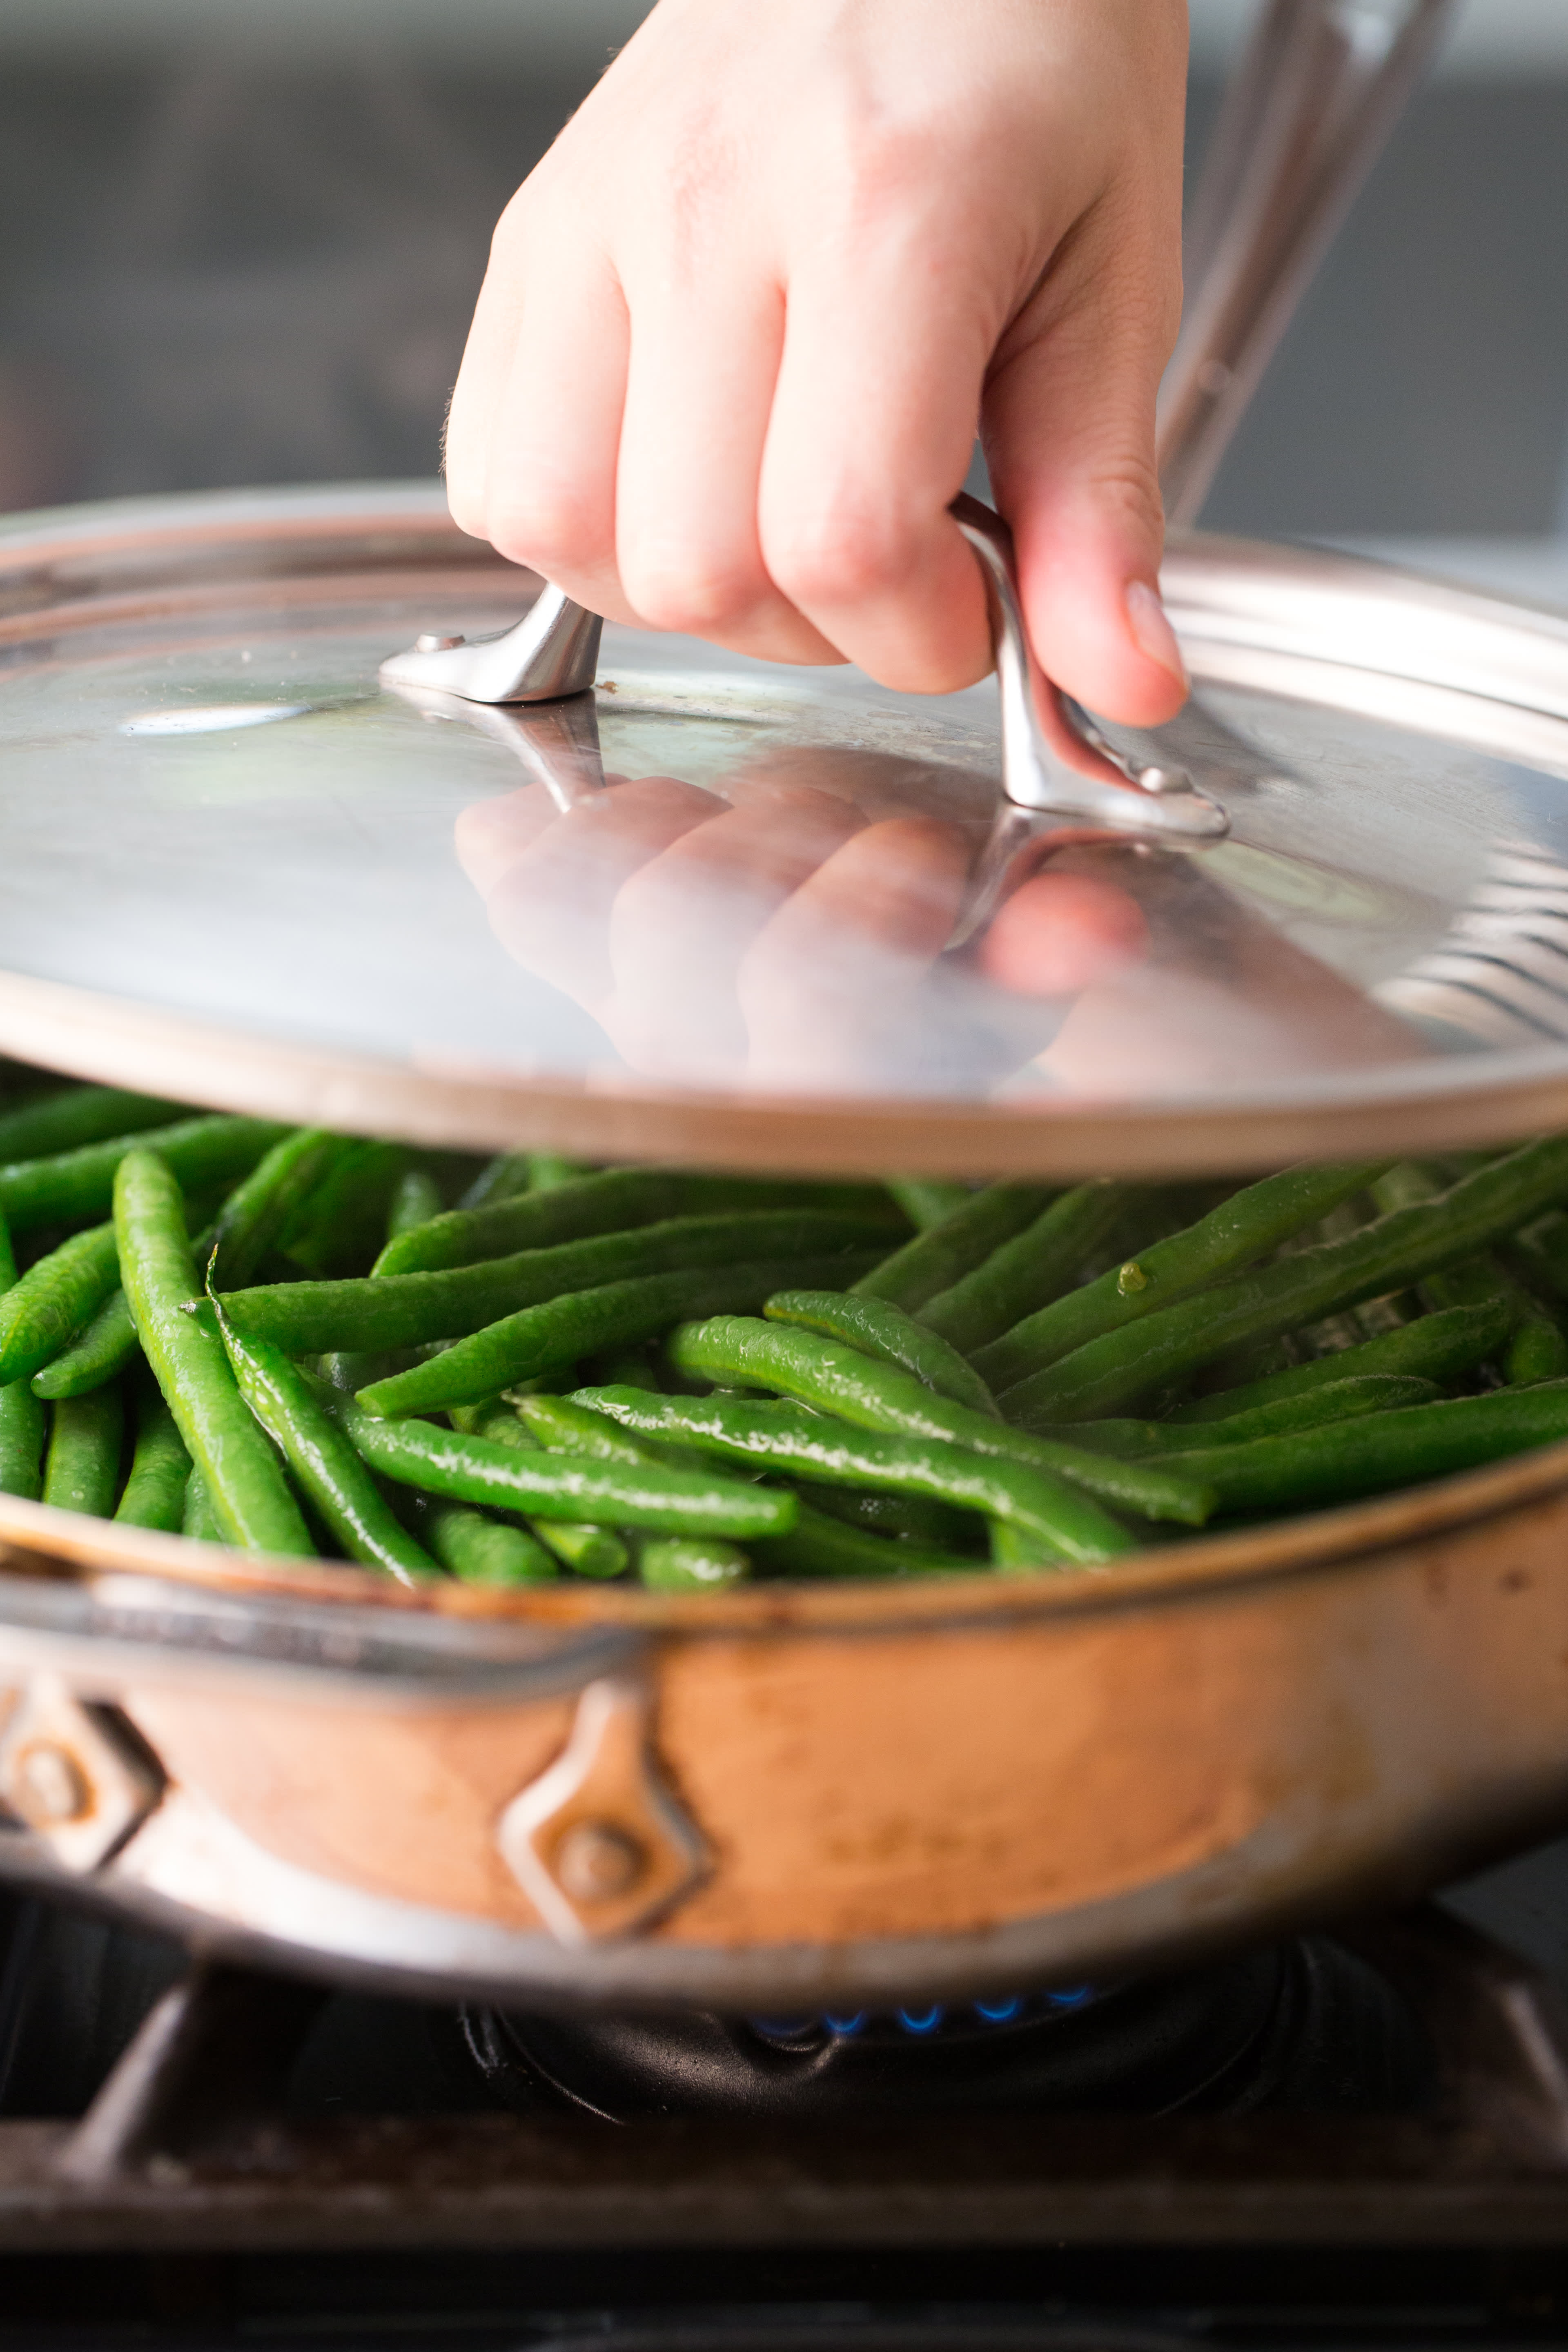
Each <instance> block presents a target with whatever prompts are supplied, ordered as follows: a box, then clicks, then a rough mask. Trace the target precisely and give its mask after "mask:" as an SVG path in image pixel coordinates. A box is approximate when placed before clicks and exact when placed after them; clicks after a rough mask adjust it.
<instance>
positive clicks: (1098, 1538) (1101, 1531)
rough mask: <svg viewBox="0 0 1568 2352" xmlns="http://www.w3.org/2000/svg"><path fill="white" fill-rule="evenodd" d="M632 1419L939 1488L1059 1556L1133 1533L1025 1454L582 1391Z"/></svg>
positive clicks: (742, 1402) (857, 1480)
mask: <svg viewBox="0 0 1568 2352" xmlns="http://www.w3.org/2000/svg"><path fill="white" fill-rule="evenodd" d="M573 1402H574V1403H579V1404H584V1405H587V1406H588V1407H589V1408H590V1410H591V1411H594V1412H605V1413H608V1414H609V1415H610V1416H611V1418H612V1419H614V1420H616V1421H618V1422H620V1423H622V1425H623V1427H625V1428H627V1429H630V1430H633V1431H635V1432H637V1433H646V1434H647V1435H648V1436H652V1437H671V1438H674V1439H675V1441H676V1442H677V1443H678V1444H690V1445H694V1446H696V1447H697V1448H698V1449H699V1451H700V1452H701V1453H704V1454H716V1455H718V1456H719V1457H720V1458H721V1459H722V1460H726V1461H731V1462H748V1463H752V1464H753V1465H755V1466H756V1467H757V1468H758V1469H761V1470H764V1471H773V1472H775V1473H778V1474H781V1475H789V1476H793V1477H795V1478H805V1479H806V1480H807V1481H810V1482H820V1483H821V1484H823V1485H825V1486H869V1487H873V1488H878V1487H880V1488H884V1489H888V1490H890V1491H892V1492H894V1493H900V1492H901V1493H905V1494H914V1495H931V1496H934V1497H935V1498H936V1500H937V1501H939V1502H943V1503H956V1504H959V1505H960V1506H961V1507H963V1508H965V1509H967V1510H973V1511H980V1512H983V1513H984V1516H985V1517H987V1518H998V1519H1009V1520H1015V1521H1016V1522H1017V1523H1018V1525H1020V1526H1022V1527H1025V1528H1028V1529H1029V1530H1030V1532H1031V1533H1032V1534H1033V1535H1035V1536H1037V1538H1039V1540H1040V1542H1041V1543H1042V1544H1043V1545H1044V1546H1046V1547H1047V1549H1048V1551H1049V1553H1050V1555H1051V1557H1052V1558H1054V1559H1057V1560H1058V1561H1067V1560H1078V1561H1092V1560H1100V1559H1114V1558H1116V1557H1117V1556H1118V1555H1119V1554H1120V1553H1122V1552H1126V1551H1131V1549H1132V1548H1133V1539H1132V1538H1131V1536H1130V1535H1129V1534H1128V1533H1127V1531H1126V1529H1125V1528H1121V1527H1120V1526H1118V1524H1117V1522H1116V1521H1115V1520H1114V1519H1112V1518H1110V1517H1109V1516H1108V1515H1107V1514H1106V1513H1105V1512H1104V1511H1101V1510H1100V1508H1099V1507H1098V1506H1096V1505H1095V1504H1093V1503H1092V1502H1091V1501H1090V1499H1089V1496H1086V1495H1081V1494H1079V1493H1077V1492H1076V1491H1075V1490H1074V1489H1073V1488H1072V1487H1070V1486H1068V1485H1067V1484H1066V1482H1065V1481H1064V1480H1061V1479H1058V1478H1053V1477H1050V1476H1048V1475H1047V1474H1046V1473H1045V1472H1044V1471H1041V1470H1037V1469H1033V1468H1030V1467H1027V1466H1026V1465H1024V1464H1022V1463H1018V1462H1003V1461H998V1460H997V1459H996V1458H995V1457H994V1456H987V1455H984V1454H973V1453H971V1451H970V1450H969V1448H968V1447H967V1446H964V1445H953V1444H945V1443H943V1442H942V1441H941V1440H939V1439H935V1438H926V1437H921V1438H910V1437H903V1436H898V1435H895V1434H893V1433H890V1432H889V1431H886V1430H879V1429H857V1428H853V1427H851V1426H850V1424H849V1423H847V1422H842V1421H830V1420H828V1419H827V1418H826V1415H824V1414H822V1413H817V1412H808V1411H807V1410H806V1409H805V1407H804V1406H801V1405H797V1404H772V1403H769V1404H756V1403H752V1402H751V1401H750V1400H749V1399H742V1398H739V1397H717V1396H713V1397H650V1396H649V1395H648V1394H647V1391H645V1390H642V1389H584V1390H579V1391H577V1393H576V1395H575V1396H574V1399H573Z"/></svg>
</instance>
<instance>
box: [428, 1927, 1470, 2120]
mask: <svg viewBox="0 0 1568 2352" xmlns="http://www.w3.org/2000/svg"><path fill="white" fill-rule="evenodd" d="M461 2023H462V2030H463V2035H464V2039H465V2042H466V2043H467V2046H468V2051H469V2053H470V2054H471V2056H472V2059H473V2061H474V2063H475V2064H476V2065H477V2066H478V2068H479V2073H480V2074H481V2076H482V2077H483V2080H484V2082H485V2084H486V2086H487V2088H488V2090H489V2095H490V2096H491V2097H492V2098H493V2099H494V2100H495V2101H496V2103H497V2104H498V2105H501V2106H504V2107H508V2108H510V2109H513V2110H514V2111H521V2112H524V2113H526V2112H529V2111H531V2110H532V2111H537V2110H539V2109H540V2108H547V2109H548V2108H551V2107H555V2108H561V2107H574V2108H577V2109H580V2110H581V2109H585V2110H586V2111H587V2112H588V2113H589V2114H592V2115H596V2116H601V2117H603V2118H604V2119H605V2120H606V2121H608V2122H613V2123H626V2122H630V2121H632V2120H633V2119H634V2118H636V2117H638V2116H704V2115H705V2116H751V2117H753V2118H757V2117H767V2116H780V2117H783V2116H790V2117H797V2118H824V2117H828V2116H859V2117H865V2116H870V2115H879V2116H898V2115H930V2114H936V2113H959V2112H967V2113H971V2114H974V2113H983V2112H994V2111H999V2110H1004V2109H1011V2110H1021V2111H1033V2112H1038V2113H1042V2114H1043V2113H1052V2112H1056V2113H1061V2112H1069V2111H1078V2112H1080V2113H1088V2112H1095V2113H1100V2114H1118V2115H1162V2114H1169V2113H1172V2112H1174V2111H1176V2110H1187V2111H1191V2112H1197V2113H1205V2114H1225V2115H1243V2114H1249V2113H1253V2112H1255V2111H1258V2110H1260V2109H1265V2108H1268V2109H1278V2110H1284V2111H1292V2112H1303V2113H1305V2112H1321V2113H1347V2112H1351V2113H1354V2112H1361V2111H1372V2110H1376V2109H1384V2110H1386V2109H1389V2108H1410V2107H1415V2106H1419V2105H1422V2104H1423V2103H1424V2102H1425V2100H1426V2097H1427V2096H1428V2095H1429V2092H1430V2088H1431V2062H1430V2058H1429V2055H1428V2053H1427V2050H1426V2043H1425V2040H1424V2037H1423V2035H1422V2032H1421V2031H1420V2028H1419V2027H1418V2026H1417V2025H1416V2023H1415V2020H1414V2019H1413V2017H1412V2016H1411V2014H1410V2013H1409V2011H1407V2010H1406V2009H1405V2006H1404V2004H1403V2002H1402V2001H1401V2000H1400V1999H1399V1998H1398V1996H1397V1995H1396V1994H1395V1993H1394V1991H1393V1990H1392V1989H1391V1988H1390V1986H1389V1985H1388V1984H1387V1983H1386V1982H1385V1981H1384V1979H1383V1978H1381V1977H1380V1976H1378V1975H1377V1974H1376V1973H1375V1972H1374V1971H1373V1969H1371V1968H1370V1967H1369V1966H1368V1965H1367V1963H1366V1962H1365V1961H1363V1960H1361V1959H1359V1958H1356V1957H1355V1956H1354V1955H1352V1953H1350V1952H1348V1951H1346V1950H1345V1949H1344V1948H1342V1947H1341V1946H1340V1945H1337V1944H1334V1943H1331V1942H1329V1941H1328V1940H1327V1939H1325V1938H1321V1937H1310V1938H1307V1939H1306V1940H1304V1941H1302V1942H1300V1943H1297V1944H1289V1945H1284V1946H1281V1947H1279V1948H1276V1949H1272V1950H1268V1951H1261V1952H1252V1953H1247V1954H1244V1955H1242V1956H1241V1957H1239V1958H1235V1959H1230V1960H1226V1961H1223V1962H1221V1963H1219V1964H1217V1965H1216V1966H1215V1967H1213V1968H1209V1969H1197V1970H1192V1971H1189V1972H1187V1973H1185V1974H1183V1975H1181V1976H1174V1977H1166V1978H1162V1979H1147V1980H1141V1981H1138V1982H1133V1983H1129V1984H1121V1985H1108V1986H1104V1987H1099V1988H1097V1987H1091V1986H1088V1985H1083V1986H1076V1987H1071V1988H1068V1989H1066V1990H1046V1991H1040V1992H1037V1993H1030V1994H1014V1995H1011V1996H1007V1997H999V1998H996V1999H994V2000H987V2001H969V2002H957V2003H952V2004H942V2003H932V2004H924V2005H916V2004H911V2005H910V2006H909V2007H908V2008H902V2009H895V2010H889V2011H846V2012H842V2013H837V2012H836V2013H830V2014H824V2015H819V2016H805V2015H803V2016H799V2017H761V2018H758V2017H753V2018H721V2017H716V2016H711V2015H708V2014H704V2013H693V2014H687V2015H680V2016H670V2017H661V2018H652V2017H638V2016H626V2015H620V2016H605V2017H601V2016H574V2017H567V2016H553V2017H533V2016H521V2015H519V2014H517V2013H516V2012H514V2011H499V2010H494V2009H483V2008H479V2007H475V2006H469V2007H468V2008H465V2009H464V2010H463V2011H462V2012H461Z"/></svg>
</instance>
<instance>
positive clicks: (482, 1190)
mask: <svg viewBox="0 0 1568 2352" xmlns="http://www.w3.org/2000/svg"><path fill="white" fill-rule="evenodd" d="M532 1160H533V1154H532V1153H531V1151H498V1152H497V1154H496V1156H495V1158H494V1159H493V1160H486V1162H485V1164H484V1166H483V1167H482V1168H481V1169H480V1171H479V1174H478V1175H477V1176H476V1177H475V1179H474V1181H473V1182H472V1183H471V1184H470V1185H469V1187H468V1191H467V1192H465V1193H464V1194H463V1197H462V1199H461V1200H460V1201H459V1202H458V1213H459V1214H461V1213H464V1212H466V1211H470V1210H473V1209H485V1208H489V1206H490V1205H491V1203H492V1202H496V1201H510V1200H512V1199H514V1198H515V1196H516V1195H517V1194H518V1193H519V1192H527V1191H528V1189H529V1187H530V1185H531V1183H532V1181H533V1166H532ZM387 1238H388V1240H389V1241H390V1240H395V1238H396V1236H395V1234H388V1236H387Z"/></svg>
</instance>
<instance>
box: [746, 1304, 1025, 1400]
mask: <svg viewBox="0 0 1568 2352" xmlns="http://www.w3.org/2000/svg"><path fill="white" fill-rule="evenodd" d="M763 1315H764V1317H765V1318H766V1319H767V1320H768V1321H769V1322H770V1323H798V1324H800V1325H801V1326H802V1328H804V1329H805V1330H807V1331H816V1332H820V1333H821V1334H822V1335H823V1336H824V1337H825V1338H826V1339H843V1340H846V1341H847V1343H848V1345H849V1346H850V1347H851V1348H858V1349H859V1351H860V1353H861V1354H862V1355H863V1356H875V1357H877V1358H878V1359H879V1360H880V1361H881V1362H882V1363H884V1364H897V1365H899V1366H900V1368H901V1369H902V1370H904V1371H906V1372H912V1373H913V1374H914V1376H915V1378H916V1380H918V1381H923V1382H924V1384H925V1386H926V1387H927V1388H928V1389H934V1390H935V1391H936V1393H937V1395H938V1396H944V1397H951V1398H952V1401H953V1402H954V1403H955V1404H966V1405H968V1406H970V1407H971V1408H972V1409H973V1411H974V1412H983V1413H984V1414H986V1415H987V1416H988V1417H989V1419H991V1420H992V1421H1000V1419H1001V1418H1002V1416H1001V1414H1000V1413H999V1412H997V1410H996V1403H995V1400H994V1397H993V1396H992V1394H991V1391H990V1390H989V1389H988V1388H987V1387H986V1385H985V1383H984V1381H983V1380H982V1379H981V1377H980V1375H979V1373H978V1372H976V1371H975V1370H973V1368H972V1367H971V1366H970V1365H968V1364H966V1363H965V1361H964V1360H963V1357H962V1356H961V1355H960V1354H959V1352H958V1350H957V1349H956V1348H952V1347H950V1346H949V1345H948V1343H947V1341H946V1340H945V1339H941V1338H940V1337H939V1336H938V1334H937V1333H936V1332H934V1331H929V1330H927V1328H926V1327H925V1325H924V1324H923V1323H917V1322H916V1321H915V1319H914V1318H913V1316H912V1315H906V1314H905V1313H904V1310H903V1308H902V1307H895V1306H894V1305H893V1304H892V1302H891V1300H890V1299H887V1298H866V1297H858V1296H857V1295H856V1294H854V1293H853V1292H850V1291H845V1290H781V1291H779V1292H778V1293H777V1294H776V1295H775V1296H774V1297H772V1298H770V1299H769V1300H768V1301H767V1303H766V1305H765V1306H764V1307H763Z"/></svg>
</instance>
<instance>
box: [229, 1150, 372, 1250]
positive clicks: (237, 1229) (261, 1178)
mask: <svg viewBox="0 0 1568 2352" xmlns="http://www.w3.org/2000/svg"><path fill="white" fill-rule="evenodd" d="M359 1148H360V1147H359V1146H358V1145H357V1144H356V1143H354V1142H353V1141H352V1140H351V1139H349V1138H348V1137H347V1136H342V1135H333V1134H331V1132H330V1131H329V1130H328V1129H326V1128H324V1127H297V1128H296V1129H294V1131H293V1133H292V1134H291V1135H286V1136H284V1137H283V1138H282V1139H281V1141H280V1142H278V1143H275V1144H274V1145H273V1147H272V1149H271V1150H270V1151H268V1153H267V1154H266V1155H265V1156H264V1158H262V1159H261V1160H258V1163H257V1165H256V1166H255V1167H254V1168H253V1169H252V1170H251V1171H250V1173H249V1175H248V1176H247V1178H246V1179H245V1181H244V1182H243V1184H237V1185H236V1186H235V1189H234V1191H233V1192H231V1193H230V1194H229V1196H228V1198H227V1200H226V1202H224V1204H223V1207H222V1209H221V1210H220V1211H219V1213H218V1219H217V1231H216V1236H215V1238H216V1245H217V1270H218V1277H219V1279H220V1281H221V1282H222V1284H223V1286H224V1288H225V1289H226V1290H238V1289H240V1288H241V1287H242V1286H244V1285H245V1284H246V1283H247V1282H251V1281H254V1279H255V1277H256V1271H257V1268H258V1266H259V1265H262V1264H263V1263H264V1262H265V1260H266V1259H267V1257H268V1255H269V1254H270V1253H271V1251H273V1250H274V1249H276V1248H277V1247H278V1245H279V1243H280V1242H281V1241H282V1239H283V1236H284V1234H285V1233H286V1232H287V1231H288V1230H289V1225H290V1223H292V1221H293V1220H294V1219H295V1218H296V1217H297V1216H298V1215H299V1214H300V1211H301V1210H302V1209H303V1208H304V1206H305V1203H306V1202H308V1201H309V1199H310V1195H311V1193H312V1192H314V1191H315V1189H316V1187H317V1185H318V1184H320V1183H321V1181H322V1180H323V1179H324V1178H325V1177H326V1176H327V1175H328V1174H330V1172H331V1171H332V1170H333V1169H334V1168H336V1167H337V1166H338V1165H339V1164H340V1163H341V1162H342V1160H344V1159H345V1158H346V1157H347V1155H348V1154H349V1153H350V1152H351V1151H357V1150H359Z"/></svg>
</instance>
